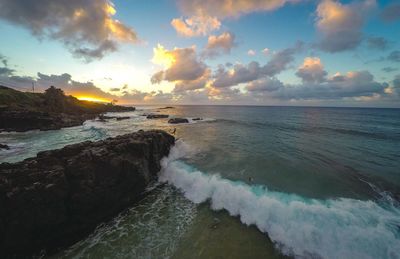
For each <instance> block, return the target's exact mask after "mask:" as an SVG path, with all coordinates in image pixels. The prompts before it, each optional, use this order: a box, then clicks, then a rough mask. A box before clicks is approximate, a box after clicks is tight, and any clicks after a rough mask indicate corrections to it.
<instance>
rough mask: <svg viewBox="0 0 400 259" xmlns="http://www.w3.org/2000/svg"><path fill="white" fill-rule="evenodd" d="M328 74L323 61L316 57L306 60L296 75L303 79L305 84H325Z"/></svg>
mask: <svg viewBox="0 0 400 259" xmlns="http://www.w3.org/2000/svg"><path fill="white" fill-rule="evenodd" d="M327 74H328V73H327V72H326V71H325V70H324V66H323V64H322V63H321V60H320V59H319V58H316V57H307V58H305V59H304V62H303V64H302V65H301V66H300V67H299V69H298V70H297V72H296V75H297V76H298V77H300V78H301V79H302V81H303V83H308V84H316V83H322V82H324V81H325V80H326V78H325V77H326V75H327Z"/></svg>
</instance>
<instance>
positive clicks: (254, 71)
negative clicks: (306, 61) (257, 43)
mask: <svg viewBox="0 0 400 259" xmlns="http://www.w3.org/2000/svg"><path fill="white" fill-rule="evenodd" d="M302 49H303V44H302V43H297V44H296V45H295V46H294V47H291V48H287V49H283V50H281V51H278V52H276V53H275V54H274V55H273V56H272V58H271V60H270V61H269V62H268V63H267V64H265V65H264V66H261V65H260V64H259V63H258V62H256V61H253V62H250V63H249V64H248V65H243V64H235V65H234V66H233V67H232V68H229V69H228V70H227V69H226V68H225V67H223V66H220V67H219V68H218V70H217V71H216V73H215V75H214V79H215V80H214V82H213V84H212V85H213V86H214V87H216V88H223V87H231V86H235V85H238V84H241V83H248V82H251V81H253V80H257V79H260V78H262V77H266V76H269V77H273V76H275V75H277V74H279V73H281V72H282V71H284V70H286V69H288V66H289V64H291V63H292V62H293V60H294V55H295V54H296V53H298V52H299V51H301V50H302Z"/></svg>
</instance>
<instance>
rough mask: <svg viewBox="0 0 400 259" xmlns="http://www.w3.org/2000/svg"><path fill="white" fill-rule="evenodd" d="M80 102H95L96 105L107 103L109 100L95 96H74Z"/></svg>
mask: <svg viewBox="0 0 400 259" xmlns="http://www.w3.org/2000/svg"><path fill="white" fill-rule="evenodd" d="M75 97H76V98H77V99H78V100H80V101H89V102H96V103H109V102H111V100H108V99H105V98H101V97H96V96H87V95H78V96H75Z"/></svg>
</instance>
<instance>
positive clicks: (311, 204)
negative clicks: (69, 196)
mask: <svg viewBox="0 0 400 259" xmlns="http://www.w3.org/2000/svg"><path fill="white" fill-rule="evenodd" d="M190 153H191V151H190V147H189V146H188V145H186V144H185V143H184V142H181V141H178V142H177V144H176V145H175V147H174V148H173V149H172V150H171V153H170V155H169V157H168V158H164V160H163V161H162V167H163V168H162V170H161V172H160V177H159V179H160V181H161V182H167V183H169V184H171V185H173V186H175V187H176V188H177V189H179V190H180V191H181V192H182V193H183V194H184V196H185V197H186V198H187V199H189V200H190V201H192V202H194V203H196V204H198V203H203V202H207V201H208V202H209V203H210V206H211V208H212V209H213V210H222V209H224V210H226V211H228V212H229V213H230V215H232V216H238V217H239V218H240V220H241V222H242V223H243V224H246V225H255V226H257V228H258V229H259V230H260V231H261V232H263V233H266V234H268V236H269V237H270V239H271V240H272V241H273V242H274V244H275V245H276V247H277V248H278V249H280V250H281V252H282V253H283V254H285V255H291V256H295V257H307V258H308V257H312V258H400V252H399V251H400V209H399V208H397V207H395V206H393V205H390V204H389V205H388V204H386V205H383V204H379V203H377V202H375V201H371V200H368V201H361V200H355V199H348V198H338V199H328V200H318V199H309V198H305V197H302V196H299V195H295V194H288V193H283V192H276V191H270V190H268V188H267V187H265V186H260V185H247V184H245V183H243V182H240V181H231V180H228V179H224V178H222V177H220V176H219V175H209V174H206V173H203V172H201V171H199V170H197V169H195V168H193V167H191V166H190V165H188V164H186V163H184V162H183V161H181V160H180V158H183V157H185V156H187V155H188V154H190Z"/></svg>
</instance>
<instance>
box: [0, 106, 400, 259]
mask: <svg viewBox="0 0 400 259" xmlns="http://www.w3.org/2000/svg"><path fill="white" fill-rule="evenodd" d="M160 107H161V106H159V107H150V106H147V107H138V110H137V111H135V112H130V113H121V114H118V113H116V114H113V115H114V116H130V117H131V118H130V119H128V120H122V121H116V120H109V121H108V122H99V121H87V122H85V123H84V125H82V126H78V127H73V128H66V129H62V130H57V131H46V132H41V131H30V132H25V133H1V134H0V139H1V141H0V142H1V143H6V144H7V145H9V146H10V147H11V149H10V150H7V151H1V152H0V161H1V162H15V161H20V160H22V159H24V158H27V157H31V156H34V155H35V154H36V153H37V152H39V151H42V150H48V149H55V148H61V147H63V146H65V145H67V144H72V143H77V142H81V141H85V140H93V141H94V140H100V139H104V138H107V137H112V136H116V135H120V134H125V133H129V132H132V131H136V130H139V129H144V130H146V129H153V128H158V129H164V130H167V131H171V132H172V131H173V130H174V128H176V137H177V138H178V141H177V143H176V145H175V147H174V148H173V149H172V150H171V153H170V155H169V156H168V157H167V158H164V159H163V161H162V170H161V172H160V173H159V174H160V175H159V183H160V184H161V183H167V185H157V184H156V185H155V186H152V188H153V190H152V191H151V192H150V195H149V196H148V197H147V198H145V199H144V200H142V201H141V202H140V203H139V204H138V205H137V206H134V207H133V208H131V209H130V210H128V211H126V212H124V213H123V214H121V215H119V216H118V217H116V218H115V219H114V220H112V221H111V222H108V223H105V224H103V225H101V226H99V227H98V228H97V229H96V231H95V232H94V233H93V234H92V235H90V236H89V237H88V238H87V239H85V240H82V241H80V242H78V243H77V244H75V245H73V246H72V247H70V248H68V249H66V250H65V251H62V252H61V253H59V254H57V255H56V257H63V258H280V257H286V256H288V257H299V258H400V206H399V201H398V200H399V197H400V111H399V110H396V109H360V108H313V107H249V106H241V107H239V106H176V107H175V108H174V109H165V110H163V109H159V108H160ZM145 113H166V114H170V115H171V116H172V117H185V118H189V122H190V123H188V124H179V125H170V124H168V123H167V120H165V119H161V120H148V119H146V117H145V116H142V115H143V114H145ZM197 117H200V118H202V120H200V121H196V120H193V118H197Z"/></svg>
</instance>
